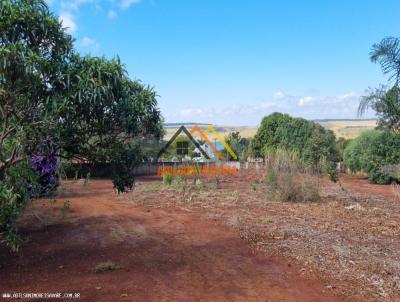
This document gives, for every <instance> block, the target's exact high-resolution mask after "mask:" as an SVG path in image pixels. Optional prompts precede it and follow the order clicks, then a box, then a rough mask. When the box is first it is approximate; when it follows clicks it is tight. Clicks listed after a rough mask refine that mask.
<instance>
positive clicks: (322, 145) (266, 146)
mask: <svg viewBox="0 0 400 302" xmlns="http://www.w3.org/2000/svg"><path fill="white" fill-rule="evenodd" d="M250 148H251V152H252V154H253V156H257V157H260V156H265V155H267V154H268V153H269V152H270V151H274V150H278V149H280V150H286V151H290V152H296V153H298V154H299V155H300V157H301V159H302V161H304V163H305V165H306V166H308V167H310V168H312V169H315V170H318V171H321V172H327V173H328V174H329V175H330V177H331V179H332V180H336V177H337V171H336V162H337V160H338V156H337V151H336V146H335V135H334V134H333V132H332V131H329V130H326V129H324V128H323V127H322V126H321V125H319V124H317V123H314V122H311V121H307V120H305V119H301V118H293V117H291V116H289V115H288V114H283V113H273V114H271V115H269V116H266V117H264V118H263V120H262V122H261V125H260V127H259V128H258V130H257V133H256V135H255V136H254V138H253V139H252V140H251V146H250Z"/></svg>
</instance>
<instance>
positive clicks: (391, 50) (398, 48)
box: [370, 37, 400, 86]
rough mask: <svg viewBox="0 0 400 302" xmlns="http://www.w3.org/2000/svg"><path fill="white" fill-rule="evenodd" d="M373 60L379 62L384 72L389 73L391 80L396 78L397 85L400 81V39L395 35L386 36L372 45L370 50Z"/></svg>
mask: <svg viewBox="0 0 400 302" xmlns="http://www.w3.org/2000/svg"><path fill="white" fill-rule="evenodd" d="M370 59H371V61H372V62H374V63H376V62H378V63H379V64H380V65H381V67H382V71H383V73H384V74H387V75H389V81H392V80H394V81H395V85H396V86H398V85H399V83H400V39H399V38H394V37H387V38H384V39H383V40H382V41H381V42H380V43H377V44H374V45H372V50H371V52H370Z"/></svg>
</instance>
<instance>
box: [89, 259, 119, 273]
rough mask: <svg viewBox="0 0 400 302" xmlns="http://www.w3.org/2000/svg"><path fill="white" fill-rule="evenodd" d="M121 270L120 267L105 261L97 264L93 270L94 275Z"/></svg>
mask: <svg viewBox="0 0 400 302" xmlns="http://www.w3.org/2000/svg"><path fill="white" fill-rule="evenodd" d="M121 268H122V266H121V265H118V264H115V263H114V262H111V261H107V262H101V263H99V264H97V265H96V267H95V268H94V271H95V272H96V273H100V272H105V271H115V270H118V269H121Z"/></svg>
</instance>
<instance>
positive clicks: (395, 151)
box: [344, 130, 400, 184]
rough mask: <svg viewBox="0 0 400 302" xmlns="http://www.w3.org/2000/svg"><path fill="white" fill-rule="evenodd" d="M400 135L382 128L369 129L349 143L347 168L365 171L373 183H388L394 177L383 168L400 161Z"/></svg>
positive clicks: (346, 153)
mask: <svg viewBox="0 0 400 302" xmlns="http://www.w3.org/2000/svg"><path fill="white" fill-rule="evenodd" d="M399 150H400V136H399V135H397V134H395V133H392V132H389V131H381V130H369V131H365V132H363V133H362V134H361V135H360V136H359V137H357V138H356V139H354V140H353V141H351V142H350V143H349V145H348V146H347V147H346V149H345V151H344V162H345V166H346V168H348V169H349V170H350V171H352V172H353V173H356V172H365V173H367V174H368V178H369V181H370V182H372V183H379V184H386V183H389V182H390V181H392V180H393V178H392V177H391V176H390V175H389V174H388V173H386V172H385V171H384V170H383V169H382V168H383V167H384V166H386V165H390V164H398V163H399V162H400V151H399Z"/></svg>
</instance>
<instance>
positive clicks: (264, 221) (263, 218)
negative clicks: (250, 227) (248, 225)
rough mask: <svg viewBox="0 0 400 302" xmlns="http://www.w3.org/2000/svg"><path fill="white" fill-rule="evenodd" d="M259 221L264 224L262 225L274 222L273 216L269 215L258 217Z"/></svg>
mask: <svg viewBox="0 0 400 302" xmlns="http://www.w3.org/2000/svg"><path fill="white" fill-rule="evenodd" d="M257 220H258V221H259V222H262V223H266V222H272V216H269V215H265V216H260V217H258V219H257Z"/></svg>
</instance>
